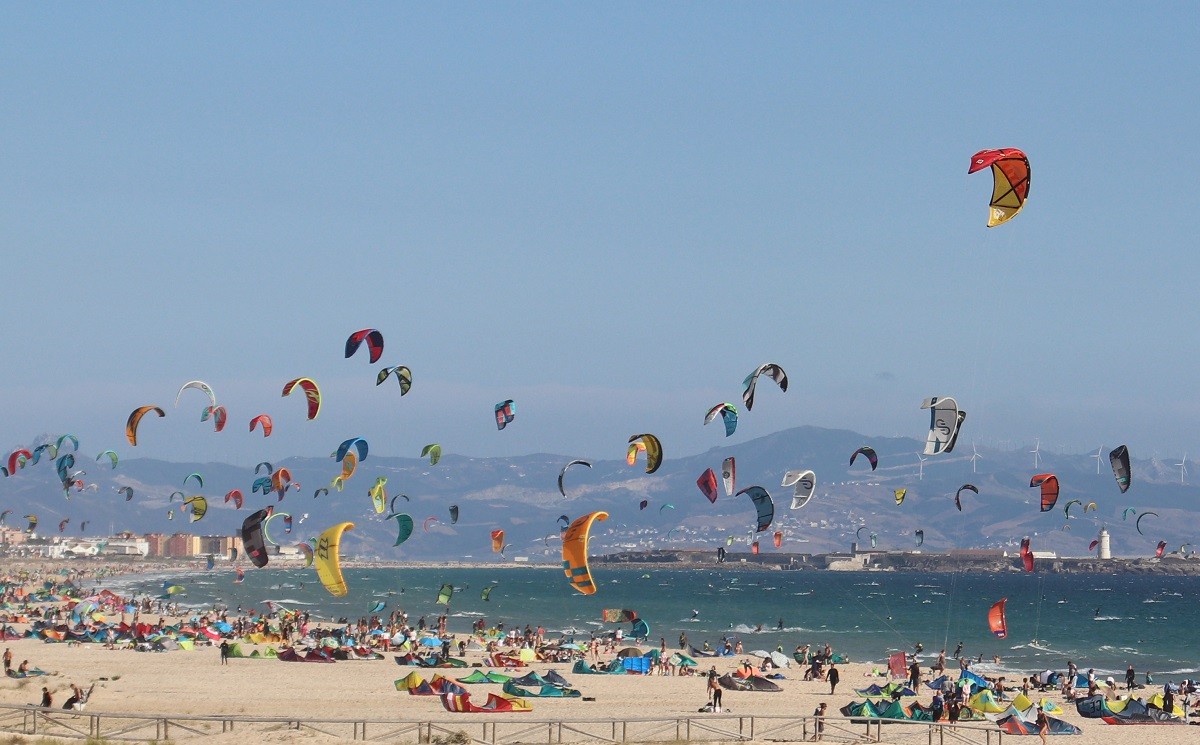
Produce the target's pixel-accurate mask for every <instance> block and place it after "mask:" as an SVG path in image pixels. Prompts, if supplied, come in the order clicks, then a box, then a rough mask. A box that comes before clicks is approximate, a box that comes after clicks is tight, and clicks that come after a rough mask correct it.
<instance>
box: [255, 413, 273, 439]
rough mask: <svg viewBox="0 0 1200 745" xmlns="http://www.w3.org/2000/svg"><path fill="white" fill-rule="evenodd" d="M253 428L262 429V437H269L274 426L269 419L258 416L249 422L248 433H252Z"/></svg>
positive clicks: (262, 415)
mask: <svg viewBox="0 0 1200 745" xmlns="http://www.w3.org/2000/svg"><path fill="white" fill-rule="evenodd" d="M255 427H262V433H263V437H270V436H271V430H272V429H274V428H275V425H274V424H273V423H272V422H271V417H269V416H267V415H266V414H259V415H258V416H256V417H254V418H253V419H251V420H250V431H251V432H253V431H254V428H255Z"/></svg>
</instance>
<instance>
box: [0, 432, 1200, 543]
mask: <svg viewBox="0 0 1200 745" xmlns="http://www.w3.org/2000/svg"><path fill="white" fill-rule="evenodd" d="M861 445H870V446H871V447H873V448H875V450H876V451H877V452H878V453H879V459H880V460H879V469H878V470H877V471H876V472H874V473H872V472H871V471H870V469H869V467H868V466H867V464H866V463H865V462H864V461H863V460H862V459H859V461H858V462H857V463H856V464H855V466H854V468H852V469H851V468H848V467H847V463H848V462H849V459H850V454H851V453H852V452H853V451H854V450H855V449H856V448H858V447H859V446H861ZM68 447H69V446H68ZM664 447H665V459H664V462H663V465H662V467H661V468H660V469H659V471H658V472H657V473H655V474H653V475H646V474H645V472H644V467H643V461H642V460H639V461H638V463H637V465H636V466H634V467H630V466H628V465H626V463H625V461H624V460H607V461H595V462H594V463H593V468H591V469H588V468H585V467H582V466H577V467H575V468H572V469H571V470H570V471H569V472H568V474H567V477H566V490H567V497H566V498H563V497H562V496H561V495H560V494H559V493H558V489H557V483H556V481H557V478H558V474H559V471H560V469H561V468H562V466H563V465H564V464H565V463H567V462H568V461H570V460H571V459H572V458H574V457H578V456H576V455H565V454H564V455H547V454H537V455H528V456H523V457H516V458H466V457H461V456H455V455H452V454H449V455H446V456H444V457H443V458H442V460H441V462H440V463H438V465H436V466H430V465H429V464H428V462H427V461H424V460H417V459H411V458H384V457H377V456H375V455H371V456H370V457H369V458H368V459H367V460H365V461H363V462H362V463H361V464H360V465H359V468H358V473H357V474H356V475H355V476H354V477H353V478H352V479H350V480H349V481H348V482H347V483H346V487H345V490H344V491H342V492H338V491H336V490H333V489H331V490H330V492H329V494H328V495H324V494H322V495H321V496H320V497H317V498H314V497H313V493H314V491H315V490H316V489H318V488H320V487H327V486H328V485H329V483H330V480H331V479H332V477H334V476H335V475H337V474H338V473H339V472H340V467H339V466H338V465H337V464H335V463H334V462H333V461H332V460H330V459H328V458H288V459H286V460H283V461H279V462H276V463H274V464H273V466H274V467H276V468H278V467H280V466H286V467H287V468H289V469H290V470H291V472H292V475H293V478H294V479H295V480H297V481H299V482H300V483H301V484H302V488H301V489H300V490H299V491H289V492H288V494H287V496H286V498H285V499H284V500H283V501H282V502H278V501H277V500H276V497H275V495H270V496H269V497H266V498H264V497H263V496H262V495H260V494H252V493H251V485H252V483H253V481H254V479H255V474H254V473H253V469H249V468H243V467H235V466H230V465H226V464H221V463H169V462H164V461H159V460H150V459H137V458H130V459H126V460H122V461H120V463H119V464H118V465H117V467H116V468H115V469H114V468H110V467H109V464H108V460H107V459H104V460H103V462H102V463H98V462H93V461H92V460H91V458H90V457H85V456H83V455H82V454H80V455H79V463H78V464H77V467H81V468H83V469H84V470H86V471H87V473H86V475H85V476H84V477H83V479H84V480H85V482H86V483H87V484H93V483H94V484H96V487H95V488H94V489H93V488H91V487H88V488H86V489H85V491H84V492H82V493H78V492H76V491H74V490H72V493H71V498H70V499H69V500H68V499H65V498H64V497H63V492H62V489H61V487H60V486H59V485H58V481H57V476H56V475H55V473H54V466H53V463H52V462H51V463H48V462H47V461H46V460H42V462H40V463H39V464H37V465H30V466H27V467H26V468H25V469H23V470H20V471H18V472H17V473H16V474H14V475H13V476H11V477H9V478H7V479H3V480H0V510H12V513H11V514H10V515H9V516H8V521H7V522H8V525H9V526H20V525H24V522H23V520H21V516H22V515H24V514H26V513H35V514H37V515H38V516H39V518H40V520H41V525H40V527H41V529H42V533H43V534H46V535H50V534H54V533H55V532H56V531H57V525H58V522H59V521H60V520H61V519H63V518H67V517H69V518H70V519H71V522H70V525H69V526H68V527H67V529H66V534H67V535H79V534H80V524H81V522H82V521H84V520H87V521H88V522H89V525H88V528H87V533H88V534H89V535H97V534H108V533H109V532H111V531H114V530H115V531H120V530H131V531H134V532H136V533H147V532H151V531H157V532H165V533H171V532H176V531H187V532H193V533H197V534H232V533H235V532H236V530H237V528H238V527H239V526H240V524H241V521H242V520H243V519H244V518H245V517H246V515H248V514H249V513H250V511H251V510H252V509H257V508H258V507H260V506H263V505H265V504H275V505H276V506H277V509H280V510H283V511H286V512H288V513H290V514H291V515H292V516H293V518H294V521H295V529H294V530H293V532H292V534H291V535H289V536H286V537H284V536H276V537H277V538H286V541H287V542H298V541H300V540H306V539H308V538H309V537H311V536H313V535H315V534H317V533H318V532H319V531H320V530H322V529H323V528H325V527H328V526H329V525H331V524H333V523H334V522H337V521H342V520H349V521H351V522H353V523H355V526H356V527H355V529H354V530H353V531H352V532H351V533H348V534H347V536H346V538H345V541H344V543H343V550H344V551H346V552H348V553H352V554H358V555H363V556H379V557H384V558H397V559H399V558H403V559H450V558H462V557H465V556H470V557H472V558H474V559H488V558H490V557H492V554H491V547H490V538H489V533H490V532H491V531H492V530H494V529H496V528H502V529H504V530H505V531H506V542H507V543H510V544H511V547H510V548H509V549H508V550H507V551H506V555H507V558H508V559H512V558H513V557H516V556H526V557H529V559H530V560H531V561H550V562H556V561H558V547H559V543H558V541H557V536H558V532H559V530H558V526H559V525H560V523H559V522H558V521H557V518H558V517H559V515H564V514H565V515H567V516H568V517H569V518H571V519H574V518H575V517H578V516H579V515H581V514H583V513H585V512H591V511H594V510H605V511H607V512H608V513H609V515H610V517H609V519H608V521H607V522H604V523H598V524H597V526H596V529H595V530H594V531H593V533H594V535H593V542H592V551H593V553H603V552H608V551H614V550H621V549H622V548H631V549H632V548H650V547H666V548H670V547H675V548H685V547H688V548H690V547H697V546H708V547H711V548H713V549H714V550H715V549H716V547H717V546H718V545H725V542H726V538H727V536H734V537H735V538H736V539H737V541H738V543H737V544H735V545H736V546H738V547H739V549H740V550H744V549H745V547H746V545H747V543H748V541H749V540H750V537H749V533H750V531H751V530H753V527H754V517H755V513H754V510H753V508H752V505H751V503H750V501H749V499H748V498H747V497H745V496H740V497H739V496H736V495H735V496H726V495H725V494H724V493H722V495H721V497H720V498H719V499H718V501H717V503H716V504H709V502H708V500H706V499H705V498H704V496H703V495H702V494H701V493H700V491H699V489H698V488H697V487H696V479H697V477H699V475H700V474H701V473H702V472H703V471H704V469H705V468H710V467H711V468H712V469H713V470H714V471H717V472H718V475H719V473H720V467H721V461H722V459H724V458H725V457H726V456H729V455H732V456H734V457H736V459H737V487H738V489H741V488H744V487H746V486H750V485H752V484H758V485H761V486H763V487H765V488H766V489H767V491H769V492H770V493H771V494H772V496H773V497H774V501H775V523H774V524H773V525H772V526H771V529H770V530H768V531H767V532H765V533H761V534H759V535H758V538H759V539H760V540H761V546H762V549H763V551H764V552H770V551H774V550H776V549H774V547H773V546H772V542H771V536H772V533H773V532H774V531H775V530H782V531H783V533H784V544H783V550H785V551H793V552H814V553H818V552H828V551H834V550H845V549H846V548H847V547H848V546H849V544H850V542H851V541H853V540H855V531H856V530H857V529H858V528H859V527H861V526H866V528H867V530H865V531H863V533H862V535H863V539H864V542H866V537H867V535H868V532H874V533H875V534H876V535H877V537H878V544H879V548H881V549H911V548H914V547H915V540H914V537H913V534H914V531H915V530H916V529H918V528H920V529H922V530H924V532H925V544H924V550H927V551H943V550H948V549H951V548H969V547H1001V546H1011V547H1015V546H1016V545H1017V543H1018V542H1019V541H1020V539H1021V538H1022V537H1023V536H1026V535H1028V536H1032V537H1033V545H1034V548H1035V549H1039V550H1053V551H1057V552H1059V554H1060V555H1083V554H1085V553H1086V552H1087V545H1088V543H1089V541H1091V540H1092V538H1094V537H1095V535H1096V532H1097V530H1098V529H1099V527H1100V526H1101V525H1107V526H1108V528H1109V530H1110V532H1111V534H1112V545H1113V550H1114V553H1116V554H1118V555H1151V554H1152V553H1153V551H1154V548H1155V546H1156V545H1157V542H1158V541H1159V540H1160V539H1162V540H1166V541H1167V542H1168V544H1169V547H1170V550H1176V549H1178V548H1179V546H1180V544H1182V543H1184V542H1187V541H1189V540H1190V539H1191V537H1192V536H1191V532H1192V531H1191V528H1190V526H1191V525H1192V524H1194V521H1195V517H1196V509H1195V503H1196V496H1197V494H1196V492H1197V489H1196V487H1194V486H1191V485H1184V484H1181V483H1180V471H1179V469H1178V468H1175V467H1173V466H1169V465H1166V464H1163V463H1161V462H1155V461H1151V460H1139V459H1136V458H1135V459H1134V462H1133V487H1132V488H1131V489H1130V491H1129V492H1128V493H1127V494H1124V495H1122V494H1120V493H1119V491H1118V489H1117V486H1116V483H1115V482H1114V479H1113V475H1112V470H1111V468H1110V467H1109V464H1108V458H1107V453H1104V454H1103V457H1102V458H1101V459H1100V460H1099V470H1100V473H1099V474H1097V473H1096V470H1097V459H1096V458H1095V457H1094V456H1095V454H1094V453H1092V454H1080V455H1062V454H1052V453H1042V454H1041V455H1040V463H1039V465H1038V468H1037V469H1036V471H1035V469H1034V455H1033V454H1031V453H1029V452H1027V451H1026V450H1024V449H1023V450H1021V451H1020V452H1004V451H997V450H994V449H982V448H981V449H979V450H978V455H979V458H978V459H977V460H976V462H975V468H976V473H972V463H971V455H972V445H971V443H970V442H966V443H959V445H958V448H957V449H956V451H955V452H954V453H952V454H950V455H942V456H937V457H932V458H928V459H927V460H926V461H925V462H924V465H923V477H922V474H921V469H922V466H921V464H920V462H919V461H918V458H917V456H916V453H918V452H920V450H921V447H922V443H920V442H918V441H917V440H914V439H910V438H880V437H865V436H863V435H859V434H856V433H854V432H849V431H844V430H828V429H820V428H816V427H798V428H795V429H790V430H787V431H783V432H779V433H776V434H773V435H770V436H767V437H762V438H759V439H756V440H752V441H749V442H745V443H741V444H737V445H730V446H728V447H719V448H714V449H712V450H710V451H708V452H707V453H703V454H700V455H690V456H683V457H680V456H677V455H675V454H673V453H672V452H671V449H670V447H671V445H670V443H669V442H666V443H664ZM1135 455H1136V454H1135ZM794 468H811V469H813V470H814V471H815V472H816V474H817V479H818V487H817V493H816V496H815V497H814V499H813V500H812V501H811V502H810V503H809V504H808V506H806V507H805V508H803V509H801V510H796V511H793V510H790V509H789V503H790V501H791V489H790V488H789V489H783V488H780V487H779V486H778V484H779V483H780V480H781V478H782V476H783V473H784V471H785V470H787V469H794ZM193 472H197V473H200V474H202V475H203V477H204V481H205V486H204V489H202V490H197V489H195V488H194V482H193V486H192V487H190V488H189V489H188V491H187V493H188V494H189V495H191V494H196V493H200V494H203V495H205V496H206V497H207V499H208V500H209V511H208V514H207V515H206V516H205V517H204V519H203V520H202V521H200V522H198V523H195V524H189V522H188V516H187V515H186V514H184V513H183V512H182V511H181V510H180V503H179V502H180V500H179V497H178V495H176V497H175V499H174V501H173V503H171V502H169V498H170V495H171V493H172V492H175V491H177V490H182V489H183V488H184V487H183V481H184V479H185V478H186V477H187V476H188V474H190V473H193ZM1037 472H1053V473H1055V474H1057V475H1058V478H1059V480H1060V482H1061V485H1062V493H1061V496H1060V497H1059V500H1058V504H1057V505H1056V507H1055V508H1054V510H1052V511H1050V512H1047V513H1042V512H1040V511H1039V497H1038V490H1037V489H1031V488H1029V479H1030V476H1031V475H1032V474H1034V473H1037ZM380 476H382V477H386V478H387V479H388V482H387V492H388V495H389V499H390V497H392V496H395V495H398V494H405V495H407V496H408V499H407V500H406V499H404V498H401V499H399V500H397V503H396V504H397V508H398V509H399V510H400V511H403V512H407V513H408V514H410V515H412V517H413V519H414V520H415V521H416V523H417V529H416V531H415V532H414V534H413V536H412V538H410V539H409V541H408V542H407V543H406V544H404V545H403V546H401V547H400V548H393V547H392V543H393V540H394V538H395V522H394V521H390V520H387V519H386V518H385V517H384V516H383V515H378V514H376V513H375V512H374V509H373V508H372V505H371V500H370V498H369V497H368V495H367V491H368V489H369V488H370V486H371V485H372V484H373V483H374V482H375V480H376V478H377V477H380ZM968 482H969V483H973V484H975V485H976V486H978V487H979V491H980V494H979V495H978V496H976V495H974V494H970V493H964V495H963V510H962V511H961V512H959V511H957V510H955V508H954V500H953V497H954V493H955V491H956V490H957V489H958V488H959V487H960V486H961V485H962V484H964V483H968ZM121 486H131V487H133V489H134V493H135V496H134V498H133V500H132V501H130V502H125V501H124V500H123V498H122V497H119V496H118V495H117V493H116V489H117V488H118V487H121ZM234 488H236V489H240V490H241V491H242V492H243V494H245V498H246V503H245V507H243V509H242V510H240V511H238V510H235V509H233V505H232V504H231V503H230V504H226V503H224V502H223V497H224V495H225V494H226V492H228V491H229V490H231V489H234ZM898 488H905V489H907V496H906V498H905V500H904V503H903V504H902V505H900V506H897V505H896V503H895V499H894V497H893V490H894V489H898ZM1072 499H1080V500H1082V501H1083V502H1084V504H1085V505H1086V504H1087V503H1089V502H1093V501H1094V502H1095V503H1096V505H1097V508H1096V509H1095V510H1094V511H1091V512H1087V513H1085V512H1084V509H1083V505H1075V506H1074V507H1072V508H1071V516H1072V519H1071V520H1070V521H1069V523H1068V521H1067V520H1066V519H1065V518H1064V514H1063V507H1064V506H1065V505H1066V504H1067V503H1068V502H1069V501H1070V500H1072ZM641 500H648V502H649V505H648V506H647V507H646V508H645V509H644V510H640V509H639V508H638V507H639V502H640V501H641ZM452 504H457V505H458V506H459V508H460V515H461V517H460V519H459V521H458V523H457V524H456V525H451V524H450V515H449V511H448V508H449V507H450V505H452ZM668 504H669V505H672V506H673V508H668V507H666V506H665V505H668ZM1127 507H1132V508H1134V509H1135V510H1137V512H1138V513H1139V514H1140V513H1141V512H1143V511H1145V510H1152V511H1154V512H1156V513H1157V517H1154V516H1149V517H1147V518H1146V519H1145V520H1144V521H1143V523H1142V528H1143V530H1144V532H1145V533H1146V535H1145V536H1139V535H1138V534H1137V532H1136V531H1135V530H1134V521H1135V517H1134V516H1130V517H1129V518H1128V519H1127V520H1123V519H1122V512H1123V510H1124V509H1125V508H1127ZM171 509H173V510H174V513H175V517H174V519H173V520H168V519H167V513H168V510H171ZM305 513H307V514H308V516H309V517H308V518H307V519H306V520H305V521H304V523H303V524H301V523H300V519H301V517H302V515H304V514H305ZM429 517H435V518H437V520H436V522H433V523H432V524H431V525H430V527H429V530H428V531H425V530H423V529H422V527H421V524H422V522H423V521H424V520H425V519H426V518H429ZM1067 524H1069V527H1070V530H1068V531H1064V530H1063V526H1064V525H1067ZM673 528H678V530H676V531H675V532H674V533H673V534H672V535H671V539H670V541H668V540H667V539H666V535H667V533H668V531H670V530H671V529H673ZM495 558H496V560H497V561H500V560H501V559H500V557H499V556H497V557H495Z"/></svg>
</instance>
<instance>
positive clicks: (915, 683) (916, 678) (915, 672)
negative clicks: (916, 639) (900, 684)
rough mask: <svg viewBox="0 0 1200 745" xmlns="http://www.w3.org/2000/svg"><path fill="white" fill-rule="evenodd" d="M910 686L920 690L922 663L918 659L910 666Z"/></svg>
mask: <svg viewBox="0 0 1200 745" xmlns="http://www.w3.org/2000/svg"><path fill="white" fill-rule="evenodd" d="M908 687H909V688H911V689H913V690H914V691H919V690H920V687H921V663H919V662H917V661H916V660H913V661H912V664H911V665H909V666H908Z"/></svg>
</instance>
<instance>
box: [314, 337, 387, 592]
mask: <svg viewBox="0 0 1200 745" xmlns="http://www.w3.org/2000/svg"><path fill="white" fill-rule="evenodd" d="M382 343H383V340H382V339H380V344H381V345H382ZM373 361H374V360H372V362H373ZM353 528H354V523H349V522H346V523H338V524H337V525H334V526H333V527H331V528H327V529H326V530H325V532H323V533H321V536H320V537H319V538H318V539H317V547H316V548H315V549H314V550H313V554H315V556H316V560H315V563H316V565H317V577H318V578H319V579H320V580H321V584H322V585H324V586H325V590H326V591H327V592H329V594H330V595H332V596H334V597H335V598H340V597H343V596H344V595H346V593H348V592H350V588H349V587H347V586H346V580H345V579H344V578H343V577H342V562H341V556H340V553H339V550H338V549H339V547H340V546H341V542H342V533H344V532H346V531H347V530H352V529H353Z"/></svg>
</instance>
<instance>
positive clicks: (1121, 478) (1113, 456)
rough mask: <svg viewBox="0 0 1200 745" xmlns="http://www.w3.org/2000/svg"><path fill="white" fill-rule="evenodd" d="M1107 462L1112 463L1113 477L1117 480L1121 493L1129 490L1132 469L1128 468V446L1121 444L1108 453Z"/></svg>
mask: <svg viewBox="0 0 1200 745" xmlns="http://www.w3.org/2000/svg"><path fill="white" fill-rule="evenodd" d="M1108 462H1109V463H1111V464H1112V470H1113V477H1114V478H1115V479H1116V480H1117V488H1118V489H1120V490H1121V493H1122V494H1124V493H1125V492H1127V491H1129V486H1130V482H1131V481H1132V480H1133V471H1131V470H1130V468H1129V448H1127V447H1125V446H1124V445H1121V446H1120V447H1118V448H1117V449H1116V450H1114V451H1112V452H1111V453H1109V454H1108Z"/></svg>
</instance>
